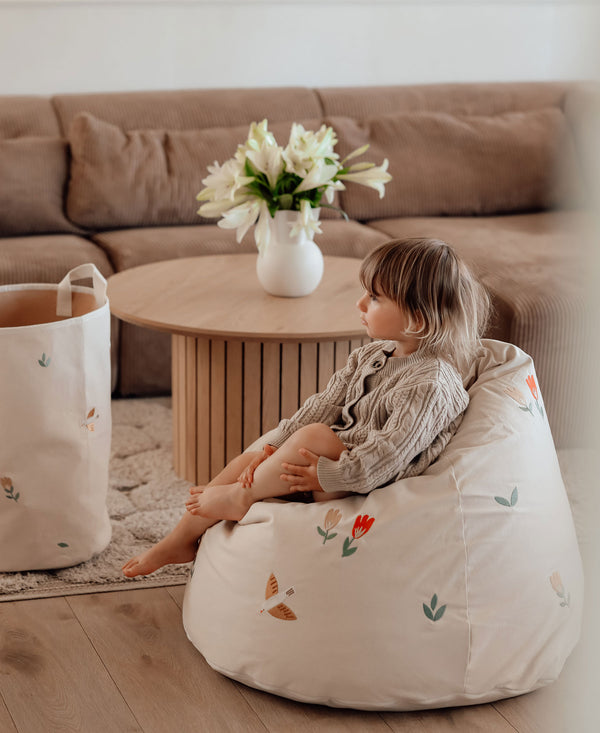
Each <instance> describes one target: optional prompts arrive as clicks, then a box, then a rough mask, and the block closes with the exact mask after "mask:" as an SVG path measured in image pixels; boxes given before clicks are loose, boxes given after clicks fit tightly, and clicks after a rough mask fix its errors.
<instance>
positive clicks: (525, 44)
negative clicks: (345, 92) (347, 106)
mask: <svg viewBox="0 0 600 733" xmlns="http://www.w3.org/2000/svg"><path fill="white" fill-rule="evenodd" d="M598 14H599V11H598V9H597V8H596V4H595V3H594V2H586V1H584V2H577V1H576V0H554V1H552V0H530V1H529V2H519V1H518V0H515V1H512V0H504V1H502V0H501V1H500V2H489V1H488V0H478V2H475V0H471V1H467V2H462V3H461V2H455V1H454V0H421V1H420V2H418V1H417V2H409V1H408V0H362V1H361V0H356V1H354V2H349V1H347V0H322V1H320V2H318V1H313V0H303V2H297V1H296V0H277V1H275V0H272V1H269V0H237V1H236V0H212V1H211V0H181V1H178V0H87V1H85V0H62V1H55V0H16V1H11V0H0V94H53V93H57V92H82V91H90V92H92V91H107V90H111V91H112V90H131V89H171V88H186V87H188V88H192V87H237V86H243V87H252V86H283V85H306V86H348V85H353V84H387V83H392V84H393V83H421V82H423V83H429V82H438V81H512V80H538V79H540V80H547V79H573V78H587V77H589V76H590V75H591V71H590V69H591V68H592V66H593V60H594V55H595V53H596V47H597V45H598V37H599V35H600V34H599V29H600V23H599V22H598Z"/></svg>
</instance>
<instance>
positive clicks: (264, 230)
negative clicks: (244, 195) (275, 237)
mask: <svg viewBox="0 0 600 733" xmlns="http://www.w3.org/2000/svg"><path fill="white" fill-rule="evenodd" d="M259 207H260V209H259V214H258V223H257V225H256V227H255V229H254V241H255V242H256V246H257V248H258V251H259V252H262V251H263V250H264V249H266V248H267V247H268V246H269V243H270V242H271V230H270V228H269V219H270V218H271V214H270V213H269V208H268V206H267V204H266V202H265V201H263V200H261V201H260V203H259Z"/></svg>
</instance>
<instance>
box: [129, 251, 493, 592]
mask: <svg viewBox="0 0 600 733" xmlns="http://www.w3.org/2000/svg"><path fill="white" fill-rule="evenodd" d="M360 280H361V284H362V285H363V287H364V289H365V293H364V295H363V296H362V297H361V299H360V300H359V301H358V303H357V306H358V309H359V311H360V318H361V321H362V323H363V325H364V326H365V328H366V330H367V334H368V335H369V336H370V337H371V338H372V339H375V341H372V342H371V343H368V344H366V345H365V346H362V347H360V348H359V349H356V350H355V351H353V352H352V353H351V354H350V357H349V358H348V363H347V364H346V366H345V367H344V368H343V369H340V370H339V371H338V372H336V373H335V374H334V375H333V376H332V377H331V379H330V381H329V383H328V385H327V386H326V388H325V389H324V390H323V392H321V393H319V394H316V395H313V396H312V397H309V399H308V400H307V401H306V402H305V403H304V405H303V406H302V407H301V408H300V409H299V410H298V411H297V412H296V414H295V415H293V416H292V417H291V418H290V419H287V420H282V421H281V423H280V424H279V426H278V427H277V429H276V431H275V433H274V434H273V435H271V436H270V444H269V445H266V446H265V447H264V449H263V450H262V451H254V452H245V453H242V455H240V456H238V457H237V458H235V459H234V460H233V461H231V462H230V463H229V464H228V465H227V466H226V467H225V468H224V469H223V471H221V473H220V474H219V475H218V476H217V477H216V478H214V479H213V480H212V481H211V482H210V483H209V484H208V485H207V486H205V487H202V486H196V487H193V488H192V489H190V494H191V498H190V500H189V501H188V503H187V505H186V509H187V511H186V512H185V513H184V515H183V517H182V519H181V520H180V521H179V523H178V524H177V526H176V527H175V528H174V529H173V530H172V531H171V532H170V533H169V534H168V535H167V536H166V537H165V538H164V539H162V540H161V541H160V542H159V543H157V544H156V545H154V547H152V548H150V549H149V550H147V551H146V552H144V553H142V554H141V555H138V556H137V557H135V558H133V559H132V560H130V561H129V562H128V563H127V564H126V565H125V566H124V567H123V573H124V574H125V575H126V576H128V577H134V576H136V575H146V574H148V573H151V572H154V571H155V570H157V569H158V568H159V567H162V566H163V565H166V564H168V563H180V562H189V561H191V560H193V559H194V557H195V555H196V551H197V549H198V541H199V539H200V537H201V536H202V534H203V533H204V532H205V531H206V529H208V527H210V526H211V525H213V524H215V523H216V522H217V521H219V520H221V519H230V520H239V519H241V518H242V517H243V516H244V515H245V514H246V512H247V511H248V509H249V508H250V506H251V505H252V504H253V503H254V502H255V501H260V500H261V499H266V498H271V497H278V496H284V495H289V494H290V493H294V492H312V496H313V498H314V499H315V500H317V501H326V500H328V499H334V498H340V497H342V496H346V495H347V493H348V491H351V492H353V493H367V492H369V491H372V490H373V489H376V488H379V487H382V486H385V485H386V484H389V483H392V482H393V481H397V480H399V479H401V478H405V477H408V476H415V475H417V474H419V473H422V472H423V471H424V470H425V469H426V468H427V466H429V465H430V464H431V463H433V461H435V459H436V458H437V457H438V456H439V454H440V453H441V451H442V450H443V449H444V447H445V446H446V445H447V443H448V441H449V440H450V438H451V437H452V435H453V434H454V433H455V432H456V429H457V428H458V424H459V422H460V419H461V418H462V414H463V413H464V411H465V409H466V408H467V405H468V402H469V397H468V394H467V392H466V391H465V389H464V387H463V382H462V378H461V373H466V371H467V370H468V368H469V366H470V364H471V362H472V360H473V358H474V355H475V352H476V351H477V349H478V346H479V338H480V336H481V334H482V333H483V330H484V327H485V324H486V322H487V317H488V313H489V299H488V296H487V294H486V293H485V291H484V290H483V288H482V287H481V286H480V285H479V284H478V283H477V281H476V280H475V279H474V278H473V276H472V275H471V273H470V272H469V270H468V269H467V267H466V266H465V265H464V264H463V263H462V262H461V261H460V260H459V259H458V257H457V255H456V254H455V252H454V251H453V249H452V248H451V247H450V246H449V245H447V244H446V243H445V242H442V241H440V240H436V239H403V240H394V241H391V242H388V243H386V244H384V245H381V246H380V247H378V248H377V249H375V250H374V251H373V252H371V253H370V254H369V255H368V256H367V257H366V258H365V260H364V261H363V263H362V265H361V270H360Z"/></svg>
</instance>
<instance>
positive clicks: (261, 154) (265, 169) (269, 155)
mask: <svg viewBox="0 0 600 733" xmlns="http://www.w3.org/2000/svg"><path fill="white" fill-rule="evenodd" d="M282 152H283V148H280V147H279V145H266V144H265V143H263V144H262V145H261V146H260V148H258V150H249V151H248V152H247V153H246V157H247V158H248V160H249V161H250V162H251V163H252V165H253V166H254V167H255V168H256V170H258V171H260V172H261V173H264V174H265V175H266V176H267V180H268V181H269V185H270V186H271V188H275V186H276V185H277V179H278V178H279V176H280V175H281V173H282V172H283V166H284V160H283V156H282ZM252 180H254V179H253V178H251V179H250V180H249V181H248V182H249V183H250V182H251V181H252Z"/></svg>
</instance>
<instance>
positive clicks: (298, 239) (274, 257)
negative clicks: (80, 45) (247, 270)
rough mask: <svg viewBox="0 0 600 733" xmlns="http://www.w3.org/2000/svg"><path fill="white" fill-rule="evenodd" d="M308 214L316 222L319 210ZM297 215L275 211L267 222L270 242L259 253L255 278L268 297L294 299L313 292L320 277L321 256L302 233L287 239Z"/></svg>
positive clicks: (315, 246)
mask: <svg viewBox="0 0 600 733" xmlns="http://www.w3.org/2000/svg"><path fill="white" fill-rule="evenodd" d="M311 214H312V215H313V217H314V218H315V219H318V216H319V210H318V209H313V210H312V211H311ZM297 218H298V212H297V211H276V212H275V216H274V217H273V218H272V219H270V220H269V226H270V229H271V238H270V242H269V244H268V245H267V246H266V247H264V248H263V250H262V251H261V252H260V253H259V255H258V259H257V261H256V274H257V276H258V280H259V282H260V284H261V285H262V286H263V288H264V289H265V290H266V291H267V293H270V294H271V295H279V296H283V297H286V298H297V297H300V296H302V295H308V294H309V293H312V292H313V290H315V289H316V287H317V285H318V284H319V283H320V282H321V278H322V277H323V255H322V253H321V250H320V249H319V248H318V247H317V245H316V244H315V243H314V242H313V241H312V237H311V238H309V237H307V235H306V232H305V231H301V232H300V234H297V235H294V236H293V237H292V236H290V230H291V228H292V225H293V224H294V223H295V222H296V220H297Z"/></svg>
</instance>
